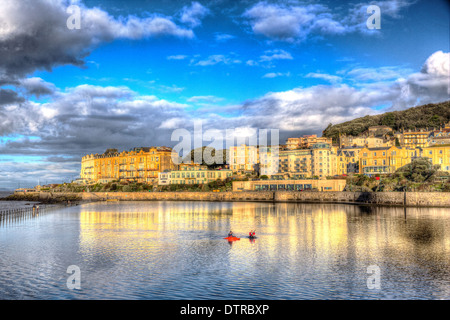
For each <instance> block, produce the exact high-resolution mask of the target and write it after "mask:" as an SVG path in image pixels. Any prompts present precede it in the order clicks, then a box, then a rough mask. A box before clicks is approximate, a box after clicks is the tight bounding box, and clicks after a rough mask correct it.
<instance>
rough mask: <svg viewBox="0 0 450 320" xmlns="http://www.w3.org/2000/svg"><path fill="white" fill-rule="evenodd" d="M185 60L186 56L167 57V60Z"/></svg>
mask: <svg viewBox="0 0 450 320" xmlns="http://www.w3.org/2000/svg"><path fill="white" fill-rule="evenodd" d="M186 58H187V56H186V55H182V54H177V55H173V56H168V57H167V60H184V59H186Z"/></svg>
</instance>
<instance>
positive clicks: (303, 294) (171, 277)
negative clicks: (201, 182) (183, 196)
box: [0, 202, 450, 299]
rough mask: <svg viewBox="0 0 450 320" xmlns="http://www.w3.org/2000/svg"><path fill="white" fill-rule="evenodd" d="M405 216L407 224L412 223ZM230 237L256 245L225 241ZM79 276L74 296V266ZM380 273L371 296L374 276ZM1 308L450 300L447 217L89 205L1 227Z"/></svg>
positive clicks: (326, 209)
mask: <svg viewBox="0 0 450 320" xmlns="http://www.w3.org/2000/svg"><path fill="white" fill-rule="evenodd" d="M405 214H406V215H405ZM230 228H231V229H232V230H233V231H234V232H235V234H237V235H240V236H242V237H244V236H245V234H246V233H247V232H248V231H249V230H250V229H255V228H256V233H257V235H258V237H259V238H258V239H256V240H255V241H254V242H252V241H250V240H249V239H247V238H242V239H241V240H240V241H236V242H233V243H228V241H227V240H224V239H222V238H223V237H224V236H226V234H227V232H228V231H229V230H230ZM71 265H76V266H78V267H79V268H80V270H81V289H80V290H69V289H68V288H67V285H66V281H67V278H68V277H69V276H70V274H68V273H67V268H68V267H69V266H71ZM371 265H376V266H378V267H379V268H380V271H381V274H380V285H381V288H380V289H372V290H370V289H368V288H367V278H368V277H369V276H370V274H368V273H367V267H368V266H371ZM0 298H1V299H450V210H448V209H407V210H406V212H405V210H404V209H403V208H370V207H358V206H350V205H311V204H276V205H274V204H269V203H215V202H127V203H125V202H121V203H111V202H109V203H91V204H86V205H82V206H76V207H68V208H64V209H61V210H59V211H54V212H51V213H48V214H43V215H40V216H38V217H29V218H25V219H18V220H14V219H13V220H11V219H9V220H7V221H5V220H3V221H0Z"/></svg>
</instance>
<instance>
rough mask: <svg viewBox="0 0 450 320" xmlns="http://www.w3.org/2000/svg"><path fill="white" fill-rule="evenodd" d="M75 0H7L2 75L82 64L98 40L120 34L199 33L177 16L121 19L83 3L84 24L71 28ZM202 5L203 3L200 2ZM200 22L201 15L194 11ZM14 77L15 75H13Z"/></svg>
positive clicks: (0, 14)
mask: <svg viewBox="0 0 450 320" xmlns="http://www.w3.org/2000/svg"><path fill="white" fill-rule="evenodd" d="M69 5H70V3H69V1H63V0H55V1H46V0H34V1H32V3H30V2H29V1H26V0H2V10H1V11H0V21H2V29H0V56H1V59H0V75H2V76H0V79H3V80H2V81H6V80H5V79H9V80H8V81H13V80H14V79H16V78H22V77H24V76H25V75H27V74H30V73H32V72H33V71H35V70H52V69H53V68H54V67H55V66H59V65H75V66H79V67H82V66H84V64H85V61H84V58H85V57H86V56H87V55H89V54H90V52H91V50H92V49H94V48H95V47H96V46H98V45H100V44H102V43H105V42H109V41H112V40H114V39H118V38H122V39H142V38H149V37H158V36H174V37H179V38H193V36H194V33H193V31H192V30H190V29H185V28H182V27H180V26H177V25H176V24H175V23H174V22H173V21H172V20H171V17H164V16H159V15H152V16H150V17H148V18H142V19H141V18H137V17H133V16H131V17H127V18H126V19H120V20H119V19H115V18H114V17H112V16H110V15H109V14H108V13H107V12H105V11H102V10H101V9H99V8H93V9H91V8H87V7H85V6H84V5H83V4H82V3H79V7H80V8H81V15H80V17H81V25H80V29H73V30H70V29H69V28H68V27H67V20H68V18H69V17H70V14H69V13H67V11H66V10H67V8H68V7H69ZM196 8H197V7H196ZM192 17H193V18H195V19H197V20H196V21H197V22H199V19H200V18H201V16H198V14H194V15H193V16H192ZM11 79H12V80H11Z"/></svg>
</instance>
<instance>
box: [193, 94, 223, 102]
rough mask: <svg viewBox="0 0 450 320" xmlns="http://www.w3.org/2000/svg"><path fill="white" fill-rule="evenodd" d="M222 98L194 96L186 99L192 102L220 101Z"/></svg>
mask: <svg viewBox="0 0 450 320" xmlns="http://www.w3.org/2000/svg"><path fill="white" fill-rule="evenodd" d="M223 100H224V99H223V98H219V97H216V96H211V95H209V96H194V97H191V98H189V99H187V101H188V102H193V103H217V102H220V101H223Z"/></svg>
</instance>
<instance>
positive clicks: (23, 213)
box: [0, 204, 65, 226]
mask: <svg viewBox="0 0 450 320" xmlns="http://www.w3.org/2000/svg"><path fill="white" fill-rule="evenodd" d="M63 207H65V205H42V204H41V205H39V206H36V207H34V206H33V207H26V208H10V209H1V210H0V226H1V225H2V224H4V223H6V222H12V221H17V220H24V219H28V218H34V217H38V216H39V215H43V214H46V213H49V212H52V211H55V210H59V209H61V208H63Z"/></svg>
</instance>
